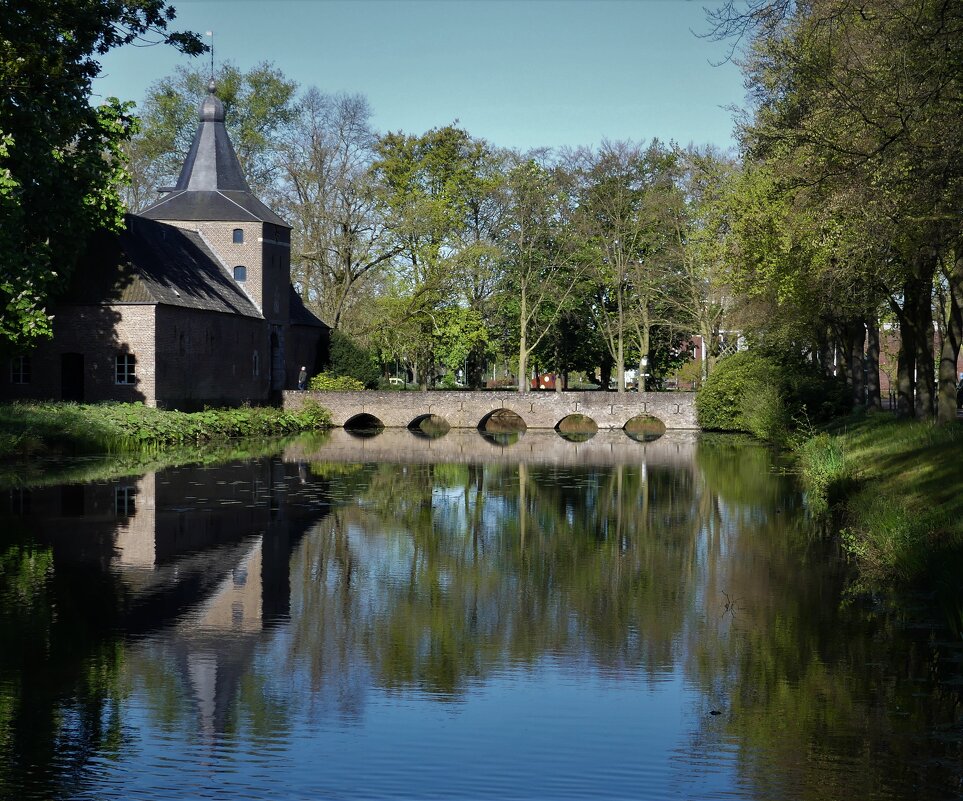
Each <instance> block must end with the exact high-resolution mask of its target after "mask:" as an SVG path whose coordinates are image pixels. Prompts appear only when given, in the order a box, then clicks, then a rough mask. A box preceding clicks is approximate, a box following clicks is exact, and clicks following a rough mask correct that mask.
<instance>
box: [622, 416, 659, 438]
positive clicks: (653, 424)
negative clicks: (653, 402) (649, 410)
mask: <svg viewBox="0 0 963 801" xmlns="http://www.w3.org/2000/svg"><path fill="white" fill-rule="evenodd" d="M622 430H623V431H624V432H625V433H626V434H628V435H629V436H630V437H631V438H632V439H634V440H638V441H639V442H652V441H653V440H656V439H658V438H659V437H661V436H662V435H663V434H665V423H664V422H662V420H660V419H659V418H658V417H656V416H655V415H651V414H637V415H636V416H635V417H632V418H630V419H629V420H627V421H626V423H625V425H624V426H622Z"/></svg>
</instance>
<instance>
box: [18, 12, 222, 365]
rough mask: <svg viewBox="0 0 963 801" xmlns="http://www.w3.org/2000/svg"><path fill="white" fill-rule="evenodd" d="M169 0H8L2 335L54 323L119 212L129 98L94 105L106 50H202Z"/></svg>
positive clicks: (35, 331) (45, 329)
mask: <svg viewBox="0 0 963 801" xmlns="http://www.w3.org/2000/svg"><path fill="white" fill-rule="evenodd" d="M173 19H174V9H173V8H172V7H171V6H169V5H167V4H166V3H165V2H163V0H57V1H56V2H54V1H53V0H3V3H2V5H0V146H2V150H0V208H2V211H3V223H2V226H0V265H2V267H0V344H2V345H3V346H6V347H11V346H16V347H26V346H29V345H30V344H31V343H32V342H34V341H35V340H37V339H38V338H40V337H45V336H49V335H50V331H51V328H50V319H49V317H48V312H47V309H48V305H49V303H50V302H51V299H52V296H53V295H54V293H56V291H57V290H58V288H60V287H61V286H63V284H64V281H65V280H66V278H67V277H68V276H69V275H70V273H71V272H72V270H73V268H74V266H75V265H76V263H77V260H78V258H79V256H80V254H81V253H82V251H83V243H84V241H85V239H86V237H87V235H88V233H89V232H90V231H92V230H93V229H95V228H98V227H107V228H111V227H113V228H116V227H117V226H119V225H120V224H121V218H122V217H121V215H122V205H121V202H120V198H119V196H118V192H117V185H118V183H119V182H120V180H121V179H122V175H123V170H122V161H121V157H120V149H121V145H122V144H123V142H124V141H126V139H128V138H129V136H130V135H131V132H132V130H133V128H132V120H131V117H130V107H129V105H126V104H122V103H120V102H119V101H118V100H116V99H115V98H110V99H108V100H107V101H106V102H105V103H104V104H103V105H102V106H99V107H97V108H94V107H92V106H91V105H90V103H89V101H90V95H91V81H92V80H93V79H94V78H95V77H96V76H97V75H98V74H99V72H100V64H99V63H98V61H97V58H98V57H99V56H102V55H104V54H105V53H107V52H109V51H110V50H112V49H113V48H115V47H119V46H122V45H125V44H130V43H132V42H134V41H138V42H145V41H146V42H157V43H160V42H163V43H167V44H170V45H173V46H174V47H177V48H178V49H180V50H181V51H183V52H185V53H189V54H192V55H196V54H198V53H201V52H203V51H204V49H205V47H204V45H203V44H202V42H201V41H200V39H199V38H198V36H197V35H196V34H192V33H180V32H171V31H168V29H167V28H168V25H169V24H170V23H171V21H172V20H173Z"/></svg>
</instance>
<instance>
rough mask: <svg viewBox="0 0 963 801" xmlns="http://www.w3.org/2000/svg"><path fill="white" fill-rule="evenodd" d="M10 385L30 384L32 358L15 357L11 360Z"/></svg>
mask: <svg viewBox="0 0 963 801" xmlns="http://www.w3.org/2000/svg"><path fill="white" fill-rule="evenodd" d="M10 383H11V384H29V383H30V357H29V356H14V357H13V358H12V359H11V360H10Z"/></svg>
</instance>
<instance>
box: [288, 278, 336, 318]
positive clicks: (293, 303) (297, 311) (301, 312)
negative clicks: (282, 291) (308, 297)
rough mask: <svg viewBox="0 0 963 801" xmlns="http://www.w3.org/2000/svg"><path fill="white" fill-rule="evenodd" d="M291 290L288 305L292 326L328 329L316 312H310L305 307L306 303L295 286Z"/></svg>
mask: <svg viewBox="0 0 963 801" xmlns="http://www.w3.org/2000/svg"><path fill="white" fill-rule="evenodd" d="M289 288H290V297H291V300H290V303H289V305H288V308H289V309H290V312H289V314H288V319H289V320H290V321H291V325H310V326H314V327H315V328H328V324H327V323H325V322H323V321H322V320H321V318H320V317H317V316H316V315H315V314H314V312H312V311H310V310H309V309H308V307H307V306H305V305H304V301H303V300H301V296H300V295H299V294H298V291H297V290H296V289H295V288H294V287H293V286H291V287H289Z"/></svg>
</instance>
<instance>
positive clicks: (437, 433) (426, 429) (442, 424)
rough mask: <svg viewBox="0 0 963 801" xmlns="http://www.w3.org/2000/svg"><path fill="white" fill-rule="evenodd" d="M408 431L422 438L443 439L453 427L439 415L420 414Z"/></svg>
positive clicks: (410, 424)
mask: <svg viewBox="0 0 963 801" xmlns="http://www.w3.org/2000/svg"><path fill="white" fill-rule="evenodd" d="M406 427H407V429H408V430H409V431H411V432H413V433H415V434H417V435H418V436H422V437H431V438H432V439H434V438H435V437H442V436H444V435H445V434H447V433H448V432H449V431H451V425H450V424H449V423H448V421H447V420H446V419H445V418H444V417H440V416H439V415H437V414H419V415H418V416H417V417H416V418H415V419H414V420H412V421H411V422H410V423H408V425H407V426H406Z"/></svg>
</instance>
